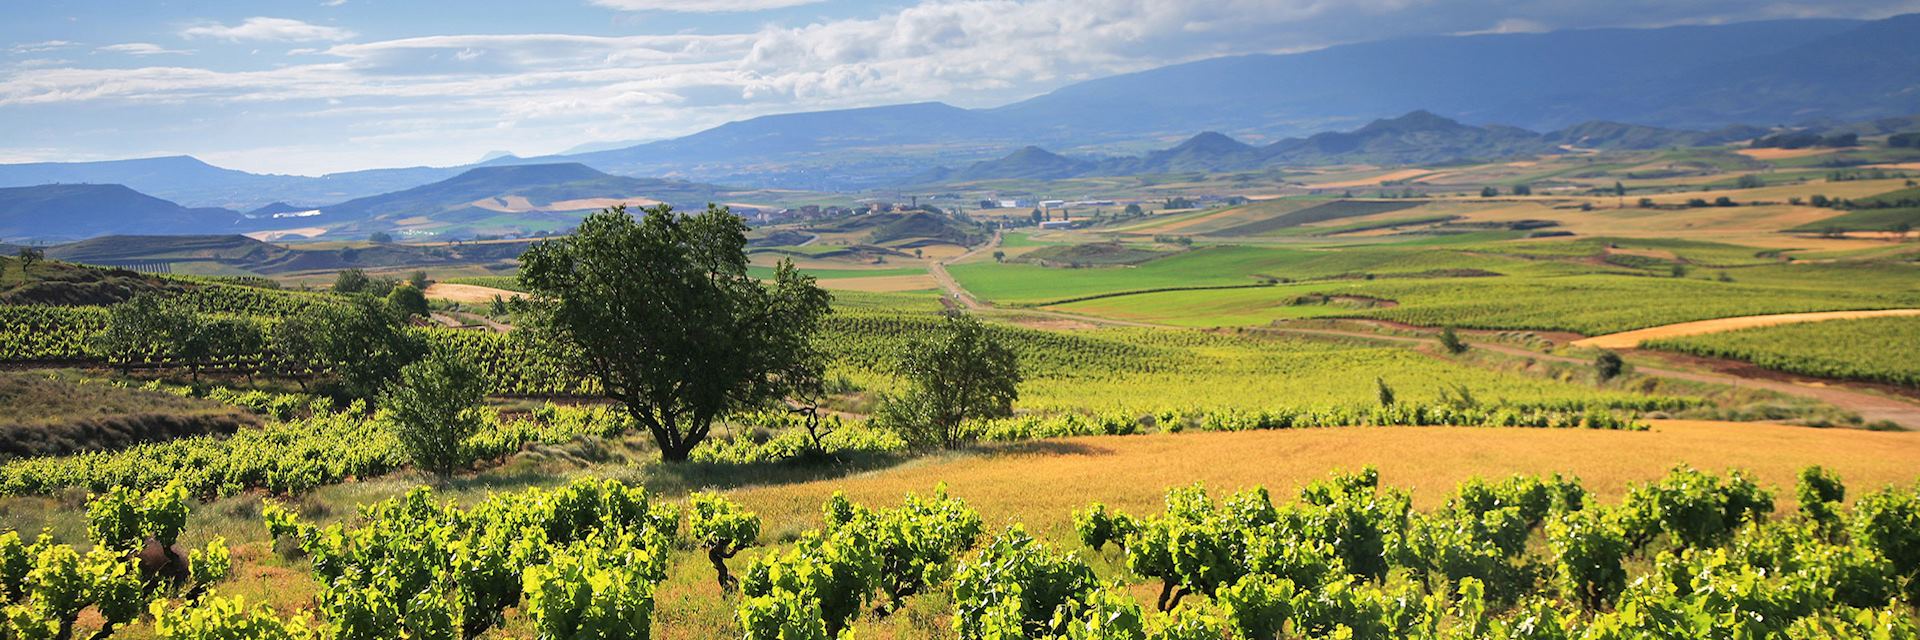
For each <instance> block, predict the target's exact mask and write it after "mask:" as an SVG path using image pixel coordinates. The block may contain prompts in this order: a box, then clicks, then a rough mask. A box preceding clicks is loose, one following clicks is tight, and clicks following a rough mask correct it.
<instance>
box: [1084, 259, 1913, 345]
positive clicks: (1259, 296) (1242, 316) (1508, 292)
mask: <svg viewBox="0 0 1920 640" xmlns="http://www.w3.org/2000/svg"><path fill="white" fill-rule="evenodd" d="M1784 268H1786V267H1755V268H1752V269H1748V270H1744V271H1741V272H1740V273H1741V275H1740V276H1737V277H1736V278H1735V281H1734V282H1720V281H1717V280H1711V279H1705V278H1655V277H1647V276H1642V275H1631V276H1630V275H1610V274H1583V275H1565V276H1540V277H1534V276H1506V277H1472V278H1438V279H1417V280H1416V279H1405V278H1401V279H1394V278H1381V279H1374V280H1365V279H1355V280H1336V281H1328V282H1313V283H1300V284H1291V285H1282V286H1276V287H1266V288H1259V289H1231V290H1217V291H1175V292H1165V293H1144V294H1139V295H1131V296H1125V297H1121V298H1106V299H1100V300H1090V301H1086V302H1076V303H1072V304H1064V305H1060V306H1058V307H1050V308H1057V309H1059V310H1062V311H1070V312H1075V313H1085V314H1090V315H1098V316H1110V317H1116V318H1123V319H1128V320H1142V321H1150V322H1157V323H1165V324H1173V325H1185V326H1201V327H1206V326H1223V325H1251V324H1266V323H1267V322H1269V321H1271V320H1274V319H1277V318H1287V317H1303V316H1325V317H1365V318H1379V319H1384V320H1394V321H1398V322H1406V323H1411V324H1418V325H1423V326H1445V325H1453V326H1458V327H1470V328H1476V329H1512V330H1549V331H1571V332H1575V333H1582V334H1587V335H1600V334H1606V333H1615V332H1619V331H1629V330H1633V329H1641V328H1646V327H1652V326H1659V325H1665V324H1674V323H1679V322H1691V321H1694V320H1708V319H1713V318H1724V317H1732V316H1746V315H1762V314H1771V313H1796V312H1804V311H1837V310H1855V309H1891V308H1909V307H1914V306H1920V293H1916V292H1915V291H1914V290H1913V286H1914V285H1913V284H1911V283H1910V282H1907V281H1904V280H1900V279H1898V278H1897V277H1896V276H1898V275H1899V272H1898V271H1897V270H1894V269H1892V268H1888V269H1879V270H1865V269H1860V270H1851V269H1830V270H1823V271H1824V272H1823V273H1822V272H1813V271H1811V270H1803V272H1804V273H1805V274H1806V275H1808V276H1809V277H1808V278H1806V279H1804V280H1802V281H1798V282H1794V283H1792V284H1787V283H1783V282H1782V281H1783V280H1786V279H1787V277H1786V276H1784V275H1782V274H1780V273H1779V272H1773V271H1766V270H1770V269H1784ZM1813 276H1818V277H1813ZM1849 278H1851V279H1852V282H1851V283H1849V282H1847V280H1848V279H1849ZM1876 281H1885V282H1887V284H1886V286H1884V287H1882V286H1873V285H1874V284H1877V283H1876ZM1327 295H1331V296H1364V297H1367V298H1373V299H1381V300H1390V301H1393V302H1394V303H1396V304H1395V305H1393V306H1390V307H1375V308H1370V309H1352V308H1346V307H1339V306H1328V305H1317V306H1297V305H1298V303H1299V301H1301V300H1302V297H1303V296H1327ZM1680 300H1685V301H1686V303H1685V304H1678V303H1676V301H1680Z"/></svg>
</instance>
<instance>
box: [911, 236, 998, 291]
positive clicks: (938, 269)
mask: <svg viewBox="0 0 1920 640" xmlns="http://www.w3.org/2000/svg"><path fill="white" fill-rule="evenodd" d="M999 246H1000V232H998V231H995V232H993V239H992V240H988V241H987V243H986V244H983V245H980V246H978V247H974V248H972V249H968V250H967V252H966V253H962V254H960V255H957V256H954V257H952V258H948V259H946V260H933V261H929V262H928V263H927V273H928V274H930V275H932V276H933V281H934V282H937V283H940V288H941V289H943V290H945V291H946V292H947V295H948V297H951V298H953V299H954V300H957V301H959V304H960V305H961V306H963V307H966V308H968V309H984V308H986V307H987V305H986V304H985V303H982V302H980V300H979V299H978V298H975V297H973V294H972V293H969V292H967V290H966V289H965V288H963V287H961V286H960V283H959V282H958V281H956V280H954V279H953V275H952V274H949V273H947V263H949V262H959V261H961V260H965V259H967V258H971V257H973V256H976V255H979V254H980V252H982V251H992V250H993V249H994V248H996V247H999Z"/></svg>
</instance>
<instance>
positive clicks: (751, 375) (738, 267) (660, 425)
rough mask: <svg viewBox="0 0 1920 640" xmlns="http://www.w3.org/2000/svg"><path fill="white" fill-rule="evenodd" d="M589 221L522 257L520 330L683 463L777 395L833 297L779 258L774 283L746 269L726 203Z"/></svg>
mask: <svg viewBox="0 0 1920 640" xmlns="http://www.w3.org/2000/svg"><path fill="white" fill-rule="evenodd" d="M642 213H643V215H642V216H641V217H640V218H638V219H636V218H635V217H634V216H632V215H630V214H628V213H627V210H626V208H625V207H615V208H612V209H608V210H605V211H602V212H600V213H596V214H593V215H591V216H588V217H587V219H586V220H584V221H582V222H581V223H580V227H579V230H578V231H577V232H576V233H575V234H574V235H573V236H570V237H566V238H560V239H556V240H549V241H546V242H543V243H540V244H537V245H535V246H533V247H532V248H530V249H528V250H527V252H526V254H525V255H523V256H521V258H520V283H521V285H523V286H524V287H526V289H527V290H528V291H529V292H530V293H531V294H532V298H531V300H529V304H528V308H529V313H528V316H529V317H528V319H527V326H528V328H529V329H530V331H529V334H530V335H531V337H533V338H534V339H536V340H539V341H541V342H543V343H545V344H546V345H548V348H549V350H550V351H551V352H553V353H555V354H556V355H557V356H558V357H559V358H560V359H561V361H563V362H565V363H568V364H569V365H571V366H573V367H574V368H575V369H577V370H578V371H580V372H582V373H584V374H586V375H589V376H592V377H593V378H594V379H596V380H598V381H599V383H600V388H601V389H603V390H604V393H605V394H606V395H607V397H609V398H611V399H613V400H616V401H619V402H620V403H621V404H623V405H625V407H626V409H627V411H628V413H630V414H631V415H632V416H633V418H634V420H635V421H638V422H639V423H640V424H641V426H644V427H646V429H647V431H648V432H650V433H652V434H653V438H654V441H655V442H657V443H658V444H659V445H660V457H661V459H663V460H667V461H681V460H686V459H687V456H688V454H690V453H691V452H692V451H693V448H694V447H695V446H698V445H699V444H700V442H701V441H702V440H705V439H706V437H707V434H708V432H709V430H710V429H711V428H712V426H713V422H714V421H715V420H716V419H719V418H721V417H723V416H725V415H727V414H729V413H732V412H734V411H737V410H740V409H743V408H747V407H752V406H764V405H766V404H768V403H770V402H774V401H777V400H778V399H780V398H781V397H782V396H784V395H785V394H786V393H787V391H788V390H789V388H790V387H791V385H792V381H791V380H790V376H787V375H783V374H784V373H785V372H789V371H793V370H794V368H795V365H796V363H797V362H799V361H801V360H804V359H806V358H811V357H816V356H815V355H814V352H813V350H812V349H810V348H809V346H810V344H811V342H812V339H813V335H814V334H815V333H816V332H817V331H818V330H819V327H820V323H821V320H822V319H823V318H824V317H825V316H826V314H827V311H828V304H829V303H830V302H831V298H830V297H829V296H828V295H827V293H826V292H825V291H823V290H821V289H820V287H818V286H816V285H815V284H814V280H813V278H812V277H811V276H807V275H804V274H802V273H800V272H799V271H798V270H797V269H795V268H794V267H793V264H792V263H791V262H786V261H783V262H782V263H781V264H780V266H779V267H778V268H776V269H775V270H774V278H773V281H772V282H768V283H762V282H761V281H759V280H758V279H756V278H754V277H753V276H751V275H748V273H747V255H746V247H747V237H746V232H747V226H746V223H745V222H744V221H742V220H741V219H740V217H739V216H736V215H733V213H732V212H730V211H728V210H727V209H726V208H724V207H716V206H712V205H708V207H707V209H706V210H705V211H703V212H700V213H696V214H691V215H682V214H676V213H674V212H673V210H672V208H671V207H668V206H666V205H660V206H657V207H648V208H645V209H642Z"/></svg>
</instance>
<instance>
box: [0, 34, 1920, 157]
mask: <svg viewBox="0 0 1920 640" xmlns="http://www.w3.org/2000/svg"><path fill="white" fill-rule="evenodd" d="M1913 11H1920V0H1550V1H1541V0H1444V1H1443V0H1341V1H1337V2H1336V1H1333V0H1210V1H1206V2H1170V1H1165V0H920V1H904V0H903V1H893V2H886V1H877V0H548V1H544V2H530V1H519V2H515V1H507V0H465V1H462V2H428V1H425V0H253V1H238V0H230V1H222V2H162V1H138V2H129V1H127V0H119V1H104V0H86V1H68V2H63V1H32V0H7V1H6V2H5V3H4V4H0V12H3V13H0V122H4V123H6V124H5V126H3V127H0V162H29V161H51V160H98V159H109V158H124V157H142V156H152V155H169V154H192V155H196V156H199V157H200V158H202V159H205V160H207V161H210V162H213V163H215V164H220V165H222V166H230V167H234V168H240V169H246V170H250V171H260V172H276V173H301V174H318V173H324V172H329V171H342V170H351V169H361V168H373V167H384V166H407V165H421V164H431V165H453V164H462V163H466V162H471V161H474V160H477V159H478V158H479V157H480V156H481V155H482V154H484V153H487V152H489V151H495V150H504V151H511V152H514V153H517V154H520V155H537V154H546V153H555V152H560V151H563V150H566V149H569V148H571V147H574V146H576V145H580V144H585V143H595V142H607V141H627V140H647V139H657V138H664V137H672V136H677V135H684V134H686V133H691V132H693V131H697V130H699V129H702V128H705V127H709V126H713V125H716V124H720V123H723V122H726V121H729V120H736V119H741V118H747V117H752V116H756V115H763V114H768V113H781V112H789V111H802V110H813V109H831V108H842V107H856V106H870V105H877V104H893V103H900V102H916V101H923V100H941V101H946V102H949V103H952V104H957V105H961V106H969V107H975V106H994V105H999V104H1004V103H1007V102H1011V101H1014V100H1018V99H1021V98H1025V97H1029V96H1032V95H1036V94H1038V93H1042V92H1045V91H1047V90H1050V89H1052V88H1055V87H1058V86H1061V85H1063V84H1067V83H1070V82H1074V81H1077V80H1082V79H1086V78H1092V77H1099V76H1104V75H1110V74H1113V73H1120V72H1126V71H1133V70H1138V69H1144V68H1150V67H1155V66H1160V65H1164V64H1170V63H1175V62H1182V61H1187V60H1193V59H1198V58H1205V57H1213V56H1219V55H1231V54H1240V53H1258V52H1288V51H1300V50H1307V49H1313V48H1318V47H1324V46H1328V45H1331V44H1338V43H1341V42H1353V41H1361V40H1371V39H1378V38H1383V37H1396V36H1408V35H1442V34H1455V33H1477V32H1498V31H1542V30H1552V29H1563V28H1578V27H1594V26H1661V25H1671V24H1699V23H1715V22H1729V21H1742V20H1756V19H1769V18H1792V17H1810V16H1832V17H1850V18H1879V17H1885V16H1888V15H1893V14H1897V13H1906V12H1913Z"/></svg>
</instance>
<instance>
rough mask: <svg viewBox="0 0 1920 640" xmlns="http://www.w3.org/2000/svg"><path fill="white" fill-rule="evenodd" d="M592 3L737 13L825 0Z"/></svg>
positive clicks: (637, 8) (626, 8) (610, 0)
mask: <svg viewBox="0 0 1920 640" xmlns="http://www.w3.org/2000/svg"><path fill="white" fill-rule="evenodd" d="M588 1H589V2H591V3H592V4H595V5H598V6H602V7H606V8H609V9H619V10H621V11H673V12H679V13H737V12H744V11H766V10H768V9H785V8H787V7H798V6H802V5H809V4H816V3H819V2H824V1H825V0H588Z"/></svg>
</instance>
